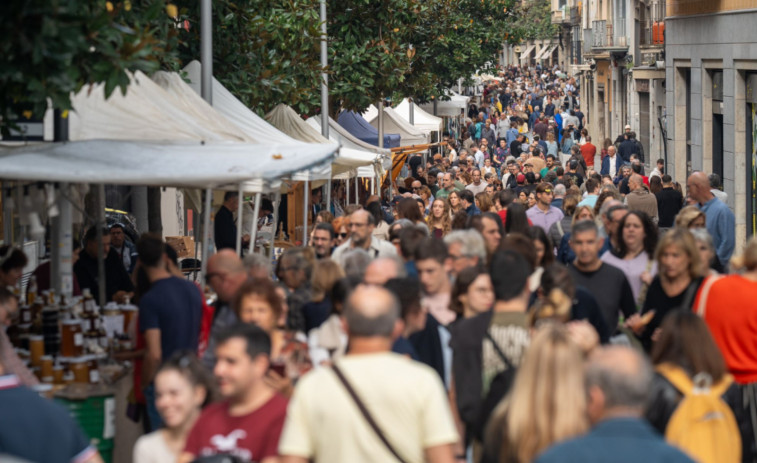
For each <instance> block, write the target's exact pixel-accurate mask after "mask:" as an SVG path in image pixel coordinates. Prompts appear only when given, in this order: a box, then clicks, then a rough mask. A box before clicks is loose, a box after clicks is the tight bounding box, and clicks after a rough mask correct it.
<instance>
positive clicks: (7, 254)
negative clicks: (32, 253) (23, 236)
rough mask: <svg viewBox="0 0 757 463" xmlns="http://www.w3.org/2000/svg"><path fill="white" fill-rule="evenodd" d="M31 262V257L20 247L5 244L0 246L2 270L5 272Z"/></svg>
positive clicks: (0, 267) (0, 266) (0, 265)
mask: <svg viewBox="0 0 757 463" xmlns="http://www.w3.org/2000/svg"><path fill="white" fill-rule="evenodd" d="M28 263H29V259H28V258H27V257H26V254H24V251H22V250H21V249H19V248H16V247H13V246H10V245H7V244H6V245H5V246H0V270H2V271H3V273H7V272H10V271H11V270H13V269H14V268H21V269H22V268H24V267H26V264H28Z"/></svg>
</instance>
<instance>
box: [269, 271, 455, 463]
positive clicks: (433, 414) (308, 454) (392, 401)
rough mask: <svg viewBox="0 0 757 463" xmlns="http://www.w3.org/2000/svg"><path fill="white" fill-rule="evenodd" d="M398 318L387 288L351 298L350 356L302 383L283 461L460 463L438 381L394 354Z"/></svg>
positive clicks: (366, 289) (363, 289) (363, 290)
mask: <svg viewBox="0 0 757 463" xmlns="http://www.w3.org/2000/svg"><path fill="white" fill-rule="evenodd" d="M399 315H400V306H399V303H398V302H397V299H396V298H395V297H394V296H393V295H392V294H391V293H390V292H389V291H387V290H386V289H384V288H381V287H378V286H365V285H361V286H358V287H357V288H356V289H355V290H354V291H353V292H352V294H351V295H350V297H349V298H348V299H347V303H346V305H345V308H344V312H343V316H344V324H345V327H346V330H347V333H348V335H349V351H348V352H347V354H346V355H345V356H344V357H341V358H340V359H339V360H337V361H336V362H335V366H336V367H337V369H336V370H337V371H335V370H334V369H331V368H319V369H316V370H313V371H312V372H311V373H308V374H307V375H305V376H304V377H302V378H301V379H300V381H299V383H298V384H297V387H296V389H295V391H294V395H293V397H292V400H291V402H290V403H289V408H288V411H287V419H286V422H285V424H284V431H283V432H282V435H281V440H280V442H279V454H280V455H281V456H282V461H283V462H284V463H307V462H308V461H313V462H315V463H321V462H328V463H342V462H344V463H353V462H366V461H396V460H399V458H397V456H395V455H399V456H400V458H401V459H402V460H405V461H407V462H408V463H420V462H431V463H448V462H449V463H451V462H453V461H454V451H453V444H455V443H457V442H458V440H459V438H460V437H459V435H458V433H457V430H456V429H455V425H454V422H453V420H452V414H451V412H450V408H449V401H448V399H447V396H446V394H445V392H444V388H443V387H442V384H441V381H440V380H439V377H438V376H437V375H436V373H435V372H434V371H433V370H432V369H431V368H429V367H427V366H425V365H423V364H421V363H419V362H414V361H412V360H410V359H408V358H406V357H404V356H401V355H399V354H394V353H391V352H390V350H391V347H392V343H393V341H394V338H396V337H397V336H398V335H399V334H400V333H401V332H402V322H401V320H400V317H399ZM340 376H341V377H342V378H343V379H340ZM349 389H352V391H353V393H350V392H348V391H349ZM356 398H357V399H356ZM358 401H359V402H360V404H361V405H358ZM361 408H363V410H362V411H361ZM366 415H368V416H370V417H371V419H372V421H373V422H374V423H375V427H374V426H371V425H370V424H369V422H368V418H367V416H366ZM379 433H381V435H383V436H384V439H385V442H382V439H381V438H380V437H379ZM390 447H391V448H390Z"/></svg>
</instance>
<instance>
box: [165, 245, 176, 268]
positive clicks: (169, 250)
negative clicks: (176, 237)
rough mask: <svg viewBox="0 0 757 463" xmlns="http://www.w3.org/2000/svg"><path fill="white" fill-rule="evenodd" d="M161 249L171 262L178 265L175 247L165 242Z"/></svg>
mask: <svg viewBox="0 0 757 463" xmlns="http://www.w3.org/2000/svg"><path fill="white" fill-rule="evenodd" d="M163 251H164V252H165V253H166V257H168V259H169V260H170V261H171V263H173V264H174V265H175V266H177V267H178V266H179V254H178V253H177V252H176V249H174V248H173V246H171V245H170V244H168V243H166V244H165V246H163Z"/></svg>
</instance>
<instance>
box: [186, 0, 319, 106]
mask: <svg viewBox="0 0 757 463" xmlns="http://www.w3.org/2000/svg"><path fill="white" fill-rule="evenodd" d="M199 3H200V2H199V1H198V0H190V1H186V2H182V8H181V18H182V19H186V20H188V21H190V23H191V25H192V27H190V29H189V31H188V32H185V33H184V34H183V35H182V45H181V47H180V49H181V58H182V61H184V63H187V62H189V61H191V60H193V59H200V28H199V24H200V21H199V19H200V17H199V14H200V13H199V12H200V10H199V8H200V6H199ZM319 40H320V20H319V10H318V0H265V1H264V0H240V1H236V2H232V1H229V0H214V1H213V74H214V75H215V77H216V78H217V79H218V80H219V81H220V82H221V83H222V84H223V85H224V86H225V87H227V88H228V89H229V90H230V91H231V92H232V93H234V95H235V96H237V98H239V99H240V100H241V101H242V102H244V103H245V104H246V105H247V106H249V107H251V108H253V109H256V110H257V111H259V112H260V113H264V112H266V111H268V110H270V109H272V108H273V107H274V106H276V105H277V104H279V103H282V102H284V103H287V104H288V105H290V106H292V107H294V108H295V109H296V110H297V111H299V112H301V113H308V112H310V111H312V109H313V108H314V107H315V106H316V105H318V104H319V103H318V102H319V101H320V93H319V90H318V88H319V85H320V73H321V66H320V51H319V50H320V42H319Z"/></svg>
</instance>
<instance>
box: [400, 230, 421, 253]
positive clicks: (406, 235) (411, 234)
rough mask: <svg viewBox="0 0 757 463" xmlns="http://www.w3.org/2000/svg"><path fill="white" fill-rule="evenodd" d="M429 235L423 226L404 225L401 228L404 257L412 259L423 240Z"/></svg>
mask: <svg viewBox="0 0 757 463" xmlns="http://www.w3.org/2000/svg"><path fill="white" fill-rule="evenodd" d="M426 237H428V233H426V231H425V230H424V229H423V228H421V226H415V225H413V226H410V227H404V228H403V229H402V230H400V251H401V252H402V257H404V258H405V259H411V258H412V257H413V256H414V255H415V250H416V249H418V246H420V244H421V242H422V241H423V240H424V239H425V238H426Z"/></svg>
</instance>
